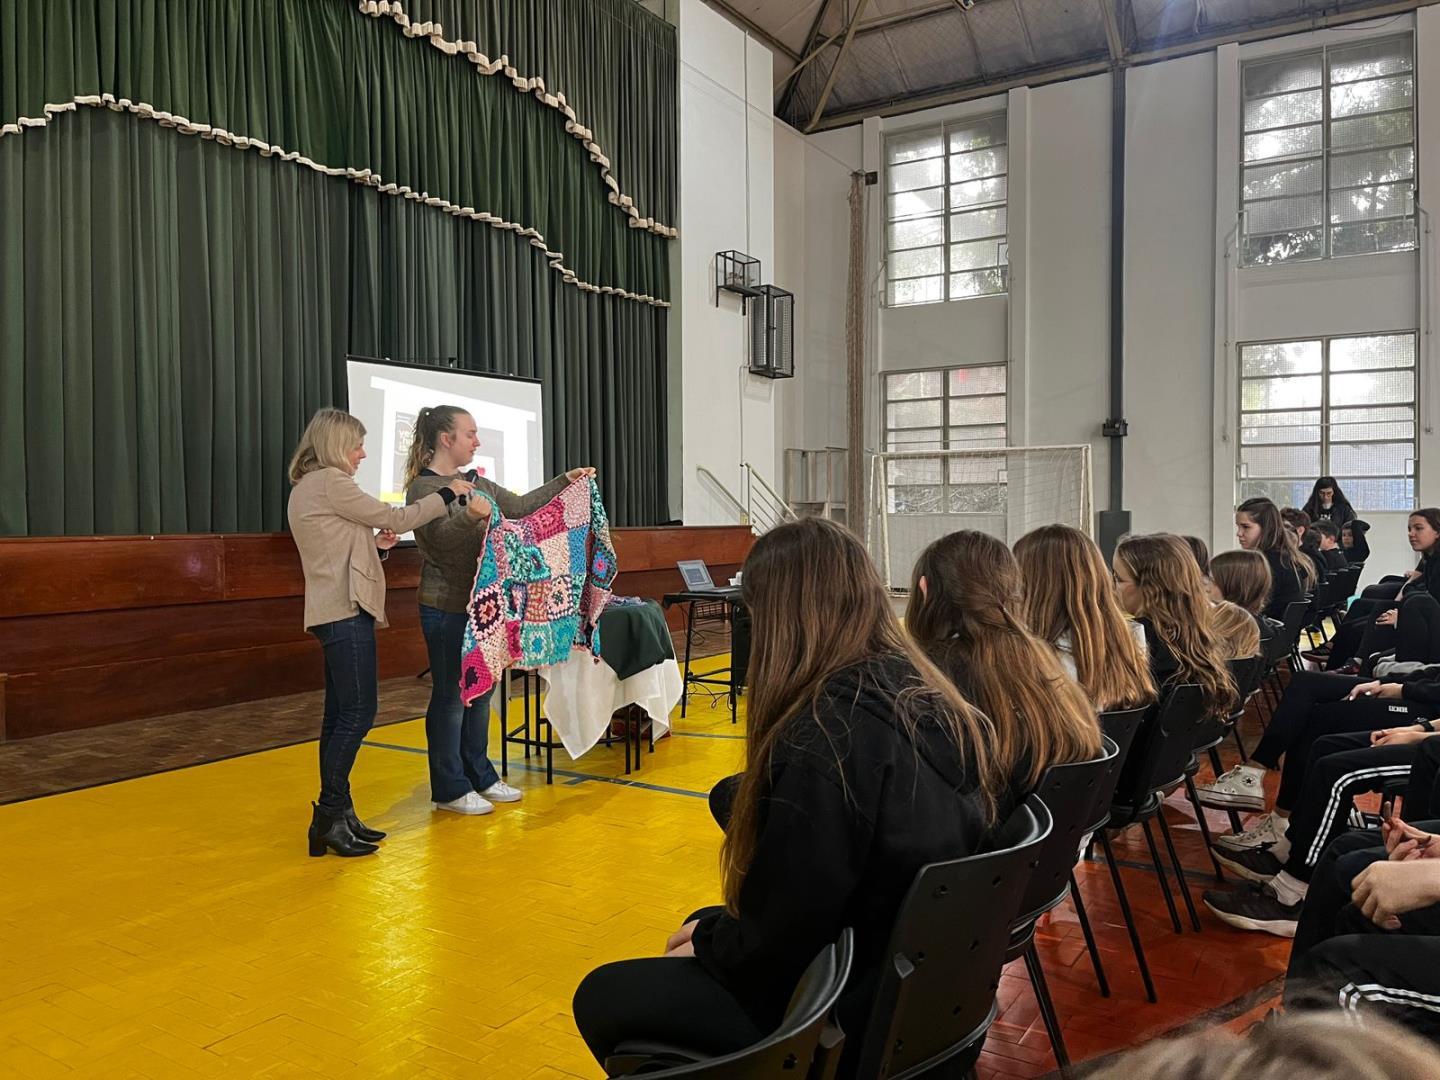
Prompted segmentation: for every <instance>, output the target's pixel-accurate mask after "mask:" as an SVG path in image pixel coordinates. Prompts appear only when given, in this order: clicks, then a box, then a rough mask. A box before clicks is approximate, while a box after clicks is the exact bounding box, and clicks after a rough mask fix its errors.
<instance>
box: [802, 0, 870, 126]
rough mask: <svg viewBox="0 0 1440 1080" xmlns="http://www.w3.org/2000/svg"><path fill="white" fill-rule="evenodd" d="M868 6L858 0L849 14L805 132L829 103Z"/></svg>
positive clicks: (818, 119)
mask: <svg viewBox="0 0 1440 1080" xmlns="http://www.w3.org/2000/svg"><path fill="white" fill-rule="evenodd" d="M869 6H870V0H860V2H859V3H858V4H856V5H855V14H853V15H851V16H850V25H849V26H848V27H846V28H845V40H844V41H842V42H841V43H840V51H839V52H838V53H837V54H836V55H835V63H834V64H832V65H830V74H829V75H828V76H826V78H825V89H823V90H821V91H820V100H819V101H817V102H815V111H814V112H813V113H811V114H810V123H808V124H806V125H805V131H806V132H807V133H809V132H811V131H814V130H815V125H816V124H818V123H819V122H820V116H821V114H822V113H824V112H825V106H826V105H828V104H829V103H830V92H831V91H832V90H834V89H835V77H836V76H837V75H839V74H840V65H841V64H843V63H844V62H845V55H846V54H847V53H848V52H849V51H850V46H851V44H852V43H853V42H854V41H855V28H856V27H857V26H859V25H860V20H861V19H862V18H863V17H864V16H865V9H866V8H867V7H869Z"/></svg>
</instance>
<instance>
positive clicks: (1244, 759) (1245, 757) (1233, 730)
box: [1230, 723, 1250, 765]
mask: <svg viewBox="0 0 1440 1080" xmlns="http://www.w3.org/2000/svg"><path fill="white" fill-rule="evenodd" d="M1230 734H1231V735H1233V736H1234V737H1235V749H1236V750H1239V751H1240V763H1241V764H1242V765H1248V764H1250V754H1249V752H1248V751H1246V749H1245V743H1244V742H1242V741H1241V739H1240V725H1239V724H1238V723H1236V724H1232V725H1230Z"/></svg>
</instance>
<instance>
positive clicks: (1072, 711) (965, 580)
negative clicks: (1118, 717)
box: [905, 530, 1133, 796]
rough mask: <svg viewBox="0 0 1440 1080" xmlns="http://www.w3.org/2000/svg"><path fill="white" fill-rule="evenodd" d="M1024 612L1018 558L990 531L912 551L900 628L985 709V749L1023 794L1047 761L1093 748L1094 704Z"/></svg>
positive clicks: (1086, 754)
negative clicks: (988, 738) (990, 736)
mask: <svg viewBox="0 0 1440 1080" xmlns="http://www.w3.org/2000/svg"><path fill="white" fill-rule="evenodd" d="M1022 612H1023V600H1022V597H1021V588H1020V567H1019V564H1017V563H1016V561H1015V556H1013V555H1011V554H1010V549H1009V548H1007V547H1006V546H1005V545H1004V543H1002V542H1001V541H999V540H997V539H995V537H993V536H989V535H987V534H985V533H982V532H975V531H973V530H964V531H961V532H955V533H951V534H950V535H949V536H943V537H941V538H940V539H939V540H936V541H935V542H934V543H932V544H931V545H930V546H929V547H927V548H926V549H925V550H924V551H923V552H921V553H920V558H919V560H918V561H917V562H916V563H915V572H914V580H913V582H912V583H911V589H910V606H909V608H908V609H907V610H906V612H905V628H906V629H907V630H909V631H910V634H911V636H913V637H914V638H915V641H916V642H917V643H918V644H919V645H920V647H921V648H922V649H924V650H925V652H926V654H927V655H928V656H929V657H930V659H932V660H933V661H935V663H936V665H937V666H938V667H939V668H940V670H941V671H943V672H945V674H946V675H948V676H949V677H950V679H951V680H952V681H953V682H954V683H955V685H956V686H958V687H960V689H961V691H962V692H963V693H964V694H965V695H966V697H968V698H969V699H970V700H971V701H973V702H974V703H975V704H976V705H977V706H978V707H979V708H980V709H982V710H983V711H984V712H985V714H986V715H987V716H989V717H990V719H991V723H992V724H993V725H994V728H995V736H994V742H993V743H992V744H991V754H992V755H993V757H994V758H995V763H996V765H997V767H998V768H999V769H1001V770H1002V772H1003V774H1004V775H1006V776H1009V777H1010V778H1011V783H1012V784H1013V785H1014V787H1015V788H1016V789H1017V791H1018V792H1019V793H1020V795H1021V796H1023V795H1025V794H1028V793H1029V792H1030V791H1032V790H1034V788H1035V787H1036V785H1037V784H1038V783H1039V780H1040V777H1041V776H1042V775H1043V774H1044V772H1045V770H1046V769H1048V768H1049V767H1050V766H1051V765H1056V764H1064V763H1066V762H1071V761H1086V760H1089V759H1090V758H1093V757H1095V756H1096V755H1097V754H1099V752H1100V721H1099V718H1098V717H1097V716H1096V715H1095V706H1094V704H1093V703H1092V702H1091V700H1090V699H1089V698H1088V697H1086V695H1085V691H1083V690H1082V689H1081V688H1080V687H1079V686H1078V685H1077V684H1076V682H1075V680H1073V679H1072V678H1070V676H1069V675H1067V674H1066V673H1065V669H1064V668H1063V667H1061V665H1060V658H1059V657H1058V656H1056V655H1055V651H1054V650H1053V649H1051V648H1050V647H1049V646H1048V645H1046V644H1045V642H1043V641H1041V640H1040V639H1039V638H1038V637H1036V636H1035V635H1034V634H1032V633H1031V632H1030V629H1029V627H1027V626H1026V625H1025V619H1024V615H1023V614H1022ZM1132 647H1133V644H1132Z"/></svg>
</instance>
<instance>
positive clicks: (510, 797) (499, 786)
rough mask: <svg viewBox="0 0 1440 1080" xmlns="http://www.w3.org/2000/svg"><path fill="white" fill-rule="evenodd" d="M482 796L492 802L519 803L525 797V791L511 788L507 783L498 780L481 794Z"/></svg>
mask: <svg viewBox="0 0 1440 1080" xmlns="http://www.w3.org/2000/svg"><path fill="white" fill-rule="evenodd" d="M480 794H481V796H482V797H484V798H486V799H489V800H490V801H491V802H519V801H520V800H521V799H523V798H524V797H525V793H524V792H523V791H521V790H520V789H519V788H516V787H511V786H510V785H509V784H507V783H505V781H504V780H496V781H495V783H493V784H491V785H490V786H489V787H487V788H486V789H485V790H484V791H482V792H480Z"/></svg>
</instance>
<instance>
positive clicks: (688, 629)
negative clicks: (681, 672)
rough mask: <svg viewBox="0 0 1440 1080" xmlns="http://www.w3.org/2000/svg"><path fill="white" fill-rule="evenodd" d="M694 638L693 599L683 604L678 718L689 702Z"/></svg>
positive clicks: (683, 716) (681, 716) (681, 715)
mask: <svg viewBox="0 0 1440 1080" xmlns="http://www.w3.org/2000/svg"><path fill="white" fill-rule="evenodd" d="M694 639H695V601H694V600H691V601H690V602H689V603H688V604H686V605H685V679H684V681H683V682H682V683H681V685H682V686H683V687H684V691H683V692H682V693H681V695H680V719H681V720H684V719H685V709H686V707H687V706H688V705H689V704H690V645H691V642H692V641H694Z"/></svg>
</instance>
